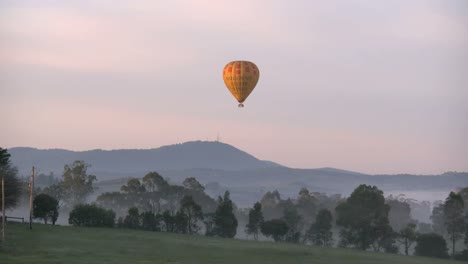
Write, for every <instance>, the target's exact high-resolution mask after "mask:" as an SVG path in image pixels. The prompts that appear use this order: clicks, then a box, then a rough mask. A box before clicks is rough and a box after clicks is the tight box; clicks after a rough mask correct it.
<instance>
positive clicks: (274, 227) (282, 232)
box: [261, 219, 289, 241]
mask: <svg viewBox="0 0 468 264" xmlns="http://www.w3.org/2000/svg"><path fill="white" fill-rule="evenodd" d="M288 230H289V228H288V224H287V223H286V222H285V221H284V220H282V219H273V220H270V221H265V222H263V224H262V226H261V231H262V234H263V235H264V236H266V237H272V238H273V240H275V241H282V240H284V236H286V234H287V233H288Z"/></svg>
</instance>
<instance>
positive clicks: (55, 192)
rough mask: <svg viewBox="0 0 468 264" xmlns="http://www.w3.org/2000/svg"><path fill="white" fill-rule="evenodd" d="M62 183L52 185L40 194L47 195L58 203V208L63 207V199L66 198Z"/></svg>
mask: <svg viewBox="0 0 468 264" xmlns="http://www.w3.org/2000/svg"><path fill="white" fill-rule="evenodd" d="M62 185H63V184H62V182H58V183H55V184H52V185H50V186H48V187H45V188H44V189H43V190H42V193H44V194H47V195H49V196H51V197H53V198H54V199H55V200H57V202H58V203H59V208H60V207H62V206H63V203H64V198H65V196H66V194H65V190H64V189H63V186H62Z"/></svg>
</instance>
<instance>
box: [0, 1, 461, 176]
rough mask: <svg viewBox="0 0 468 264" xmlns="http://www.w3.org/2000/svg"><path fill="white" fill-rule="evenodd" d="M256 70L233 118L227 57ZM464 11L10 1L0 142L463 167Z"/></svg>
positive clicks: (420, 168)
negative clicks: (208, 145) (186, 148)
mask: <svg viewBox="0 0 468 264" xmlns="http://www.w3.org/2000/svg"><path fill="white" fill-rule="evenodd" d="M233 60H249V61H252V62H254V63H255V64H256V65H257V66H258V67H259V69H260V80H259V82H258V84H257V87H256V89H255V90H254V91H253V92H252V94H251V95H250V96H249V98H248V99H247V100H246V102H245V108H243V109H239V108H237V102H236V101H235V100H234V98H233V97H232V96H231V94H230V93H229V91H228V90H227V88H226V87H225V85H224V83H223V80H222V69H223V67H224V66H225V65H226V64H227V63H228V62H230V61H233ZM467 84H468V1H466V0H446V1H435V0H434V1H433V0H414V1H407V0H395V1H385V0H367V1H364V0H362V1H359V0H349V1H338V0H336V1H335V0H331V1H311V0H296V1H284V0H283V1H279V0H237V1H222V0H218V1H208V0H197V1H196V0H173V1H139V0H137V1H118V0H102V1H85V0H80V1H78V0H70V1H48V0H45V1H33V0H31V1H21V0H19V1H18V0H15V1H8V0H1V1H0V101H1V102H0V120H1V124H2V127H1V129H0V145H1V146H3V147H7V148H11V147H18V146H28V147H37V148H43V149H49V148H65V149H72V150H89V149H128V148H142V149H147V148H155V147H160V146H163V145H170V144H175V143H182V142H186V141H192V140H216V138H217V137H218V135H219V138H220V140H221V141H222V142H225V143H228V144H231V145H234V146H236V147H238V148H240V149H242V150H244V151H246V152H248V153H250V154H252V155H254V156H256V157H257V158H259V159H264V160H272V161H275V162H278V163H280V164H283V165H286V166H290V167H298V168H318V167H335V168H341V169H347V170H353V171H359V172H365V173H374V174H383V173H392V174H393V173H414V174H438V173H442V172H445V171H468V85H467Z"/></svg>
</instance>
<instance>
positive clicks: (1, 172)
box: [0, 148, 21, 211]
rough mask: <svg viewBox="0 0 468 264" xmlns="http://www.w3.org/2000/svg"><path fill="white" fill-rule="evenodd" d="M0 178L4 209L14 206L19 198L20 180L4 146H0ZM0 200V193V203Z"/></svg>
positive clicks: (0, 198)
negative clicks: (2, 183)
mask: <svg viewBox="0 0 468 264" xmlns="http://www.w3.org/2000/svg"><path fill="white" fill-rule="evenodd" d="M1 178H3V179H4V182H5V210H6V209H10V208H14V207H15V206H16V205H18V202H19V199H20V195H21V181H20V180H19V179H18V170H17V169H16V167H14V166H13V165H12V164H11V161H10V154H9V153H8V150H7V149H4V148H0V180H1ZM0 191H1V190H0ZM1 202H2V196H1V194H0V204H1ZM0 211H1V208H0Z"/></svg>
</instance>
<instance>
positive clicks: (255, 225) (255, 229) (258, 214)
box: [245, 202, 263, 240]
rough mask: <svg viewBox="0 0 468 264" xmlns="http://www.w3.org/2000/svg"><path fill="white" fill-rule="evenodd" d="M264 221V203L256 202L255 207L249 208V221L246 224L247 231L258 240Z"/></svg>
mask: <svg viewBox="0 0 468 264" xmlns="http://www.w3.org/2000/svg"><path fill="white" fill-rule="evenodd" d="M262 223H263V213H262V205H261V204H260V203H259V202H256V203H255V204H254V207H253V208H252V209H250V210H249V222H248V223H247V225H246V226H245V227H246V230H245V232H246V233H247V234H249V235H253V237H254V239H255V240H258V233H259V232H260V229H261V226H262Z"/></svg>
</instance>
